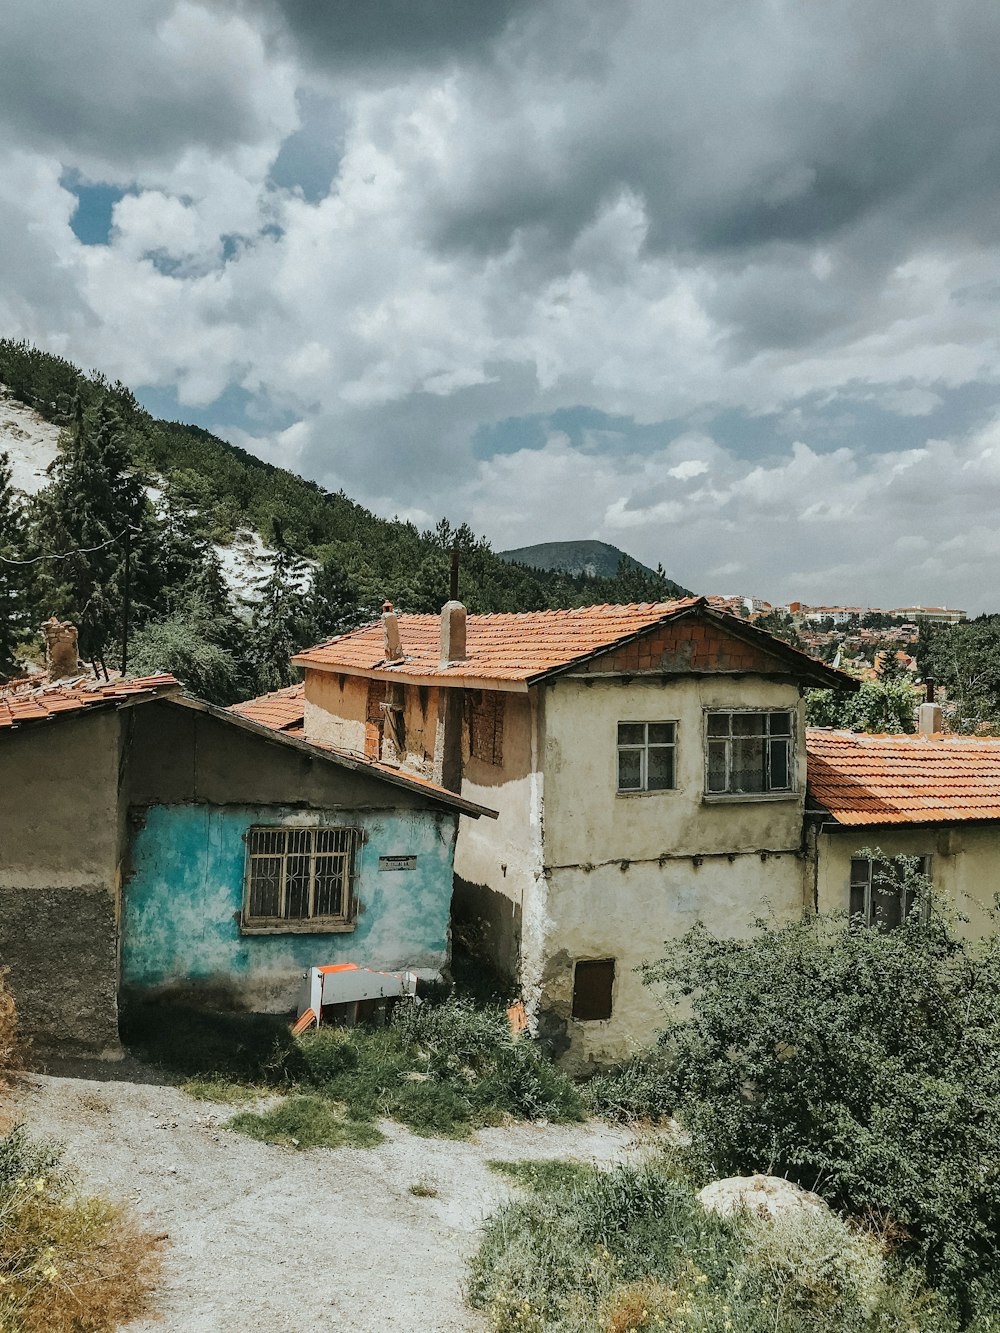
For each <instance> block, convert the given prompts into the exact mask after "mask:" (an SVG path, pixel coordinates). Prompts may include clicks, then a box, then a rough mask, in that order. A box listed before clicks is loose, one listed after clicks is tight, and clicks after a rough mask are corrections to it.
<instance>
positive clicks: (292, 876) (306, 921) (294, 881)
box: [243, 828, 361, 930]
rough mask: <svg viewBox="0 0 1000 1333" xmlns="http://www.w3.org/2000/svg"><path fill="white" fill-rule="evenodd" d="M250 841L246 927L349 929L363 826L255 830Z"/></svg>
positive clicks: (245, 907) (245, 890)
mask: <svg viewBox="0 0 1000 1333" xmlns="http://www.w3.org/2000/svg"><path fill="white" fill-rule="evenodd" d="M246 841H247V861H246V879H245V885H244V894H243V925H244V926H245V927H246V928H248V929H260V930H269V929H270V930H283V929H284V930H295V929H298V930H302V929H309V928H313V929H315V930H331V929H341V930H343V929H346V928H348V927H349V925H350V922H351V918H352V914H353V902H352V891H353V882H354V874H355V867H356V863H357V856H358V847H359V845H360V842H361V837H360V830H358V829H354V828H252V829H250V830H249V831H248V833H247V840H246Z"/></svg>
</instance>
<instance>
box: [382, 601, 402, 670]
mask: <svg viewBox="0 0 1000 1333" xmlns="http://www.w3.org/2000/svg"><path fill="white" fill-rule="evenodd" d="M382 635H383V640H384V645H385V654H384V656H385V660H386V661H387V662H401V661H402V660H403V644H402V640H401V639H400V637H399V620H398V618H397V616H396V613H395V611H394V610H393V609H392V602H384V603H383V605H382Z"/></svg>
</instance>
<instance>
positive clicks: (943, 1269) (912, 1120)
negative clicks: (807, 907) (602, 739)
mask: <svg viewBox="0 0 1000 1333" xmlns="http://www.w3.org/2000/svg"><path fill="white" fill-rule="evenodd" d="M758 925H759V929H758V932H757V934H756V935H755V936H754V937H753V938H751V939H747V940H719V939H714V938H713V937H711V936H710V935H709V934H708V933H707V932H706V931H705V930H704V929H703V928H701V927H696V928H695V929H694V930H692V931H691V932H689V933H688V934H687V935H686V936H685V937H684V938H683V939H680V940H678V941H676V942H673V943H671V944H670V945H669V947H668V951H667V954H666V957H665V958H664V959H663V961H661V962H660V963H657V964H655V965H653V966H651V967H650V968H648V969H647V971H646V980H647V981H649V982H651V983H654V984H656V985H658V986H660V987H661V988H662V991H663V1000H664V1003H665V1007H666V1013H667V1026H666V1029H665V1031H664V1033H663V1037H662V1043H663V1048H664V1051H665V1053H666V1055H667V1056H668V1057H669V1060H670V1063H671V1068H672V1083H673V1086H672V1088H671V1089H670V1093H671V1096H670V1098H669V1102H668V1104H669V1105H670V1106H672V1107H676V1108H677V1110H678V1113H679V1115H680V1116H681V1119H682V1121H683V1123H684V1125H685V1127H686V1128H687V1129H688V1130H689V1131H690V1132H691V1134H692V1136H693V1141H694V1145H695V1147H696V1149H698V1150H699V1151H700V1152H701V1153H702V1154H703V1155H704V1157H705V1158H706V1159H707V1160H708V1161H709V1162H710V1163H711V1165H712V1168H713V1172H714V1174H716V1175H719V1176H726V1175H731V1174H739V1173H747V1172H752V1171H758V1170H767V1171H772V1172H775V1173H777V1174H787V1175H788V1176H790V1177H791V1178H792V1179H794V1180H796V1181H798V1182H799V1183H800V1184H802V1185H804V1186H806V1187H807V1188H809V1189H816V1190H818V1191H819V1192H820V1193H822V1194H823V1195H825V1197H827V1198H828V1199H829V1200H831V1201H832V1202H833V1203H835V1204H837V1205H838V1206H841V1207H844V1208H846V1209H847V1210H848V1211H849V1212H851V1213H853V1214H854V1215H857V1216H866V1215H875V1216H881V1217H888V1218H890V1219H891V1220H892V1222H893V1224H894V1225H895V1226H896V1227H897V1228H900V1229H901V1230H902V1231H903V1232H904V1233H905V1234H906V1235H907V1236H908V1238H909V1241H910V1244H911V1247H912V1249H913V1250H914V1251H915V1252H916V1253H917V1254H919V1256H920V1258H921V1259H922V1261H923V1262H924V1264H925V1265H926V1269H927V1272H928V1274H929V1276H930V1278H931V1280H932V1282H933V1283H934V1284H935V1285H938V1284H940V1285H941V1286H942V1287H943V1288H944V1289H945V1290H946V1292H947V1293H948V1295H949V1297H950V1298H952V1299H953V1301H954V1302H955V1304H956V1308H958V1309H960V1310H961V1311H963V1312H964V1313H965V1314H966V1315H968V1314H969V1312H970V1310H971V1308H972V1304H973V1303H974V1302H973V1293H974V1292H975V1289H976V1284H977V1283H978V1282H980V1281H982V1282H986V1283H988V1282H990V1281H991V1274H992V1272H993V1271H994V1270H995V1266H996V1264H997V1263H998V1261H1000V1117H998V1116H997V1115H996V1107H997V1105H998V1104H1000V939H998V938H997V937H996V936H994V937H992V938H991V939H989V940H987V941H985V942H984V943H983V944H982V945H981V946H975V947H973V946H971V945H968V944H965V943H963V942H962V941H960V940H959V939H958V938H957V937H956V935H955V933H954V931H953V928H952V926H951V924H950V923H949V921H948V920H947V918H946V917H945V915H944V913H943V912H942V911H940V910H937V909H935V910H932V911H931V912H930V915H929V917H928V918H927V919H926V920H924V921H921V919H920V914H919V913H917V912H914V913H911V915H910V916H909V917H908V918H907V920H906V921H905V922H904V924H903V925H902V927H900V928H899V929H896V930H892V931H878V930H867V929H863V928H860V927H858V926H856V925H854V926H851V927H848V926H846V925H845V923H844V921H843V920H842V919H839V920H834V919H831V918H825V919H813V920H808V921H802V922H796V923H792V924H788V925H783V926H777V925H774V924H770V923H766V922H761V923H758ZM685 1002H686V1003H685ZM682 1004H684V1007H683V1008H682V1007H681V1006H682Z"/></svg>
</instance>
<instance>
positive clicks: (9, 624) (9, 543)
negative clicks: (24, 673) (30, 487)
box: [0, 453, 30, 679]
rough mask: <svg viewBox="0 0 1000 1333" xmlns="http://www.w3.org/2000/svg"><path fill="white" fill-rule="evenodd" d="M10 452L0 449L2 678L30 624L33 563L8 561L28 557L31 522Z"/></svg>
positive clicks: (10, 671) (14, 669)
mask: <svg viewBox="0 0 1000 1333" xmlns="http://www.w3.org/2000/svg"><path fill="white" fill-rule="evenodd" d="M12 475H13V472H12V469H11V464H10V455H9V454H4V453H0V679H3V678H4V677H7V676H12V675H15V674H16V672H17V661H16V654H15V651H14V650H15V648H16V646H17V643H18V641H19V640H20V639H21V638H22V637H23V635H24V634H25V633H27V632H28V630H29V629H30V626H29V624H28V619H29V607H28V594H29V589H30V566H26V565H17V564H8V563H7V562H8V561H12V560H23V559H25V555H26V549H27V523H26V521H25V513H24V504H23V502H22V500H21V497H20V495H19V494H18V492H17V491H15V490H14V487H13V485H12V483H11V477H12Z"/></svg>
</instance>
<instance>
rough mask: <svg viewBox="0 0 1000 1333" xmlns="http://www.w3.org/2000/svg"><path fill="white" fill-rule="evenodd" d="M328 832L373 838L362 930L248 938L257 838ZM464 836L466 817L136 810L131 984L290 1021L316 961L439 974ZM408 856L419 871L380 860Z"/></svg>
mask: <svg viewBox="0 0 1000 1333" xmlns="http://www.w3.org/2000/svg"><path fill="white" fill-rule="evenodd" d="M317 822H321V823H324V824H328V825H340V824H345V823H350V824H351V825H352V826H354V827H359V828H361V829H362V830H363V831H364V835H365V839H366V841H365V842H364V843H363V846H362V848H361V851H360V854H359V865H358V873H357V881H356V887H355V898H356V901H357V918H356V928H355V930H354V931H353V932H351V933H346V934H322V933H317V934H290V935H242V934H241V933H240V928H239V916H240V911H241V907H242V901H243V877H244V859H245V844H244V834H245V833H246V830H247V829H248V828H249V827H250V826H251V825H254V824H285V825H290V826H294V825H300V826H301V825H309V826H312V825H315V824H316V823H317ZM454 837H455V816H453V815H451V814H434V813H431V812H429V811H420V810H412V811H385V810H375V811H372V810H367V811H358V810H355V811H352V812H345V811H342V810H336V811H327V812H323V813H315V812H314V813H309V814H305V813H304V812H302V811H301V810H295V809H293V808H291V807H287V806H286V807H275V806H239V807H233V806H228V807H226V808H217V807H211V806H168V805H154V806H152V807H150V808H149V809H147V810H145V811H143V812H141V814H139V813H138V812H137V818H136V821H135V826H134V830H133V837H132V846H131V864H132V869H131V874H130V876H129V878H128V880H127V883H126V886H125V894H124V918H123V947H122V981H123V985H125V986H127V987H129V988H130V989H131V990H134V991H149V990H160V991H162V990H167V991H172V992H174V993H178V992H179V993H186V994H193V995H194V996H196V997H198V996H200V997H201V998H202V999H204V1000H206V1001H210V1002H212V1003H215V1004H218V1005H225V1006H233V1007H237V1008H247V1009H255V1010H261V1011H272V1012H281V1011H283V1010H286V1009H290V1008H292V1007H293V1006H294V1004H295V1001H296V997H297V995H298V992H299V987H300V985H301V979H302V974H303V972H304V971H305V969H306V968H308V967H310V966H312V965H313V964H317V963H340V962H344V963H346V962H353V963H357V964H359V966H366V967H374V968H380V969H388V970H396V969H399V968H403V967H408V968H414V969H419V970H422V971H424V972H426V973H429V974H436V973H437V972H438V971H440V969H441V968H442V967H444V966H445V964H446V962H447V959H448V912H449V903H450V899H451V867H452V855H453V846H454ZM402 855H413V856H416V858H417V865H416V869H415V870H403V871H386V870H379V866H378V859H379V856H402Z"/></svg>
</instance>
